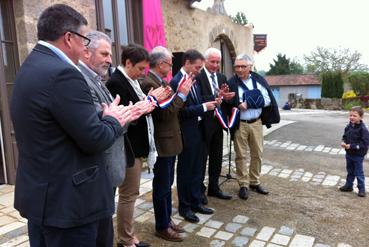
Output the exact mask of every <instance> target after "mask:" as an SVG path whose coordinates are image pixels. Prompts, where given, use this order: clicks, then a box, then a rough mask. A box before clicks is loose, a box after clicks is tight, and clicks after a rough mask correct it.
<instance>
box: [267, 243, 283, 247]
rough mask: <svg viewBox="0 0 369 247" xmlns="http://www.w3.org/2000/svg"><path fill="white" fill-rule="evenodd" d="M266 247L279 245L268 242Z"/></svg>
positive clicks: (278, 246) (277, 246)
mask: <svg viewBox="0 0 369 247" xmlns="http://www.w3.org/2000/svg"><path fill="white" fill-rule="evenodd" d="M266 247H281V246H280V245H278V244H271V243H269V244H267V246H266Z"/></svg>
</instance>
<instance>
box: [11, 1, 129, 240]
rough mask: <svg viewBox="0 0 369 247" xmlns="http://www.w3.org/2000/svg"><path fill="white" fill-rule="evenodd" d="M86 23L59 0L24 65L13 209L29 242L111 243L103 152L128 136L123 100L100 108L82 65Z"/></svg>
mask: <svg viewBox="0 0 369 247" xmlns="http://www.w3.org/2000/svg"><path fill="white" fill-rule="evenodd" d="M86 25H87V20H86V19H85V18H84V17H83V16H82V15H81V14H80V13H78V12H77V11H76V10H74V9H73V8H71V7H69V6H67V5H64V4H56V5H52V6H51V7H49V8H47V9H46V10H44V11H43V12H42V14H41V16H40V18H39V20H38V23H37V31H38V33H37V36H38V39H39V42H38V43H37V45H36V46H35V48H34V49H33V51H32V52H31V53H30V55H29V56H28V57H27V58H26V60H25V61H24V63H23V64H22V66H21V68H20V70H19V72H18V74H17V77H16V80H15V88H14V92H13V97H12V100H11V116H12V120H13V124H14V129H15V135H16V140H17V145H18V149H19V162H18V168H17V178H16V186H15V195H14V200H15V201H14V207H15V208H16V209H17V210H18V211H19V213H20V215H21V216H22V217H25V218H27V220H28V235H29V241H30V246H38V247H44V246H52V247H65V246H68V247H81V246H93V247H94V246H111V243H112V242H113V240H112V239H106V241H105V242H104V241H101V242H98V240H97V229H98V227H99V225H100V222H101V221H105V220H106V219H109V218H110V217H111V216H112V214H113V212H114V200H113V199H112V198H113V189H112V184H111V182H110V179H109V176H108V172H107V169H106V167H105V165H104V163H103V151H104V150H106V149H107V148H109V147H110V146H111V145H112V144H113V143H114V142H115V140H116V139H117V138H118V137H119V136H120V135H121V134H122V132H123V128H122V126H124V125H125V123H126V119H127V117H128V116H129V115H130V114H131V113H130V112H129V111H128V110H127V108H123V107H119V106H118V103H119V100H120V99H119V98H116V99H115V100H114V101H113V102H112V103H111V104H110V105H109V106H104V107H103V109H102V112H101V114H98V113H97V112H96V109H95V106H94V104H93V102H92V97H91V93H90V90H89V88H88V86H87V83H86V81H85V80H84V78H83V76H82V74H81V72H80V70H79V69H78V67H77V66H76V64H77V63H78V60H79V59H80V57H81V56H82V53H83V52H85V49H86V45H88V43H89V42H90V41H89V39H88V38H86V37H85V35H84V34H85V32H86V28H87V27H86Z"/></svg>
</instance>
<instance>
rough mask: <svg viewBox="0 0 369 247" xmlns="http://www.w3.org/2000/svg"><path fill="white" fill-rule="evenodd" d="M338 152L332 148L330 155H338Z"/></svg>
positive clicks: (337, 149)
mask: <svg viewBox="0 0 369 247" xmlns="http://www.w3.org/2000/svg"><path fill="white" fill-rule="evenodd" d="M339 151H340V149H339V148H332V150H331V151H330V154H338V153H339Z"/></svg>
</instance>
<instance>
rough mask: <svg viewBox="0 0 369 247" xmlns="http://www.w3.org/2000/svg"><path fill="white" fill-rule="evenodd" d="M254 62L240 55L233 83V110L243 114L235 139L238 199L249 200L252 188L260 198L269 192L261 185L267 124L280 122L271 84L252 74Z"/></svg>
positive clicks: (231, 87)
mask: <svg viewBox="0 0 369 247" xmlns="http://www.w3.org/2000/svg"><path fill="white" fill-rule="evenodd" d="M252 65H253V61H252V59H251V58H250V57H249V56H247V55H240V56H238V57H237V58H236V60H235V62H234V71H235V75H234V76H233V77H232V78H231V79H229V81H228V84H229V88H230V90H231V91H233V92H235V93H236V96H235V97H234V99H233V106H235V107H238V108H239V110H240V114H239V115H238V116H239V117H238V118H237V120H236V124H235V126H234V128H232V129H231V135H232V138H233V140H234V147H235V153H236V159H235V162H236V170H237V180H238V184H239V185H240V191H239V193H238V196H239V197H240V198H241V199H243V200H247V198H248V197H249V191H248V187H249V188H250V189H252V190H254V191H256V192H257V193H259V194H262V195H267V194H268V193H269V192H268V191H267V190H266V189H265V188H263V187H262V186H261V185H260V172H261V160H262V155H263V126H262V125H263V124H264V125H266V126H267V127H268V128H269V127H270V126H271V124H272V123H278V122H279V112H278V106H277V103H276V101H275V99H274V96H273V94H272V92H271V90H270V88H269V85H268V83H267V81H266V80H265V79H264V78H263V77H262V76H260V75H259V74H257V73H255V72H252V71H251V68H252ZM247 147H248V148H249V150H250V156H251V161H250V166H249V167H247V165H246V149H247Z"/></svg>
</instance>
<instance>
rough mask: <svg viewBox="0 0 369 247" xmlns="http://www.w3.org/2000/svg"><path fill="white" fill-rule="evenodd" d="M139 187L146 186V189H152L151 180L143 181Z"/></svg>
mask: <svg viewBox="0 0 369 247" xmlns="http://www.w3.org/2000/svg"><path fill="white" fill-rule="evenodd" d="M140 188H148V189H152V181H151V180H150V181H148V182H146V183H143V184H141V185H140Z"/></svg>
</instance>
